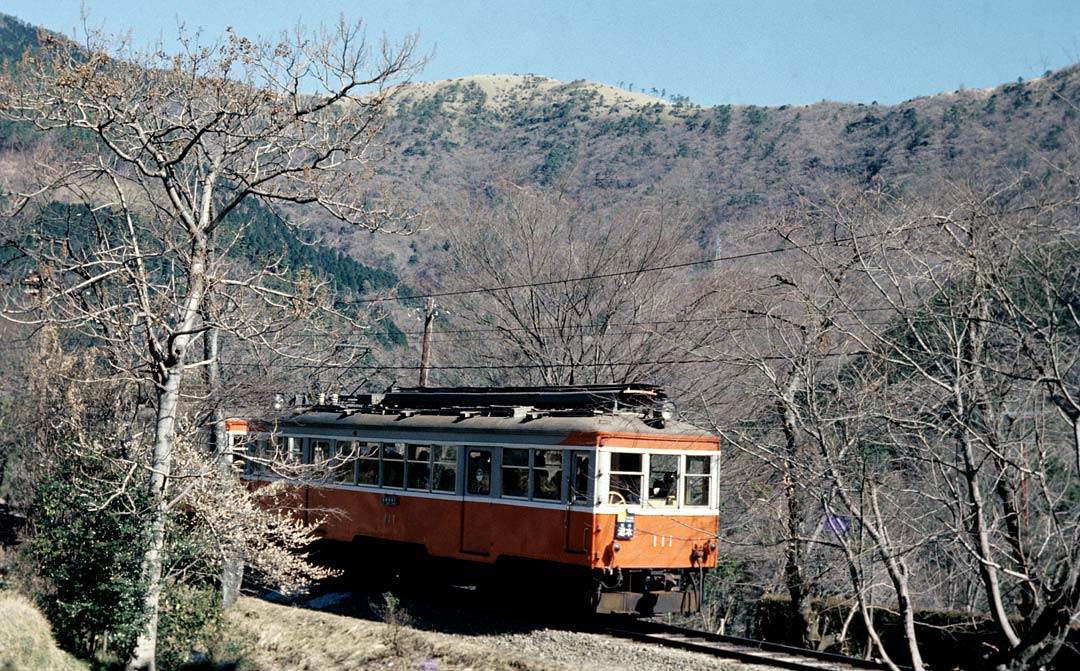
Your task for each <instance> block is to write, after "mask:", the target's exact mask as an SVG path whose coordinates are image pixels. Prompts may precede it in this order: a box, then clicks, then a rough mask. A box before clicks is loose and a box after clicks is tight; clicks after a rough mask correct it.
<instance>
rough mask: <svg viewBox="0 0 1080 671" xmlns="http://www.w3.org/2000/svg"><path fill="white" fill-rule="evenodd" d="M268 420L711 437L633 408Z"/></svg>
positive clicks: (351, 426) (324, 414)
mask: <svg viewBox="0 0 1080 671" xmlns="http://www.w3.org/2000/svg"><path fill="white" fill-rule="evenodd" d="M273 421H275V422H276V423H277V425H278V426H279V427H280V428H286V427H305V428H324V429H325V428H335V429H346V430H362V429H374V430H379V431H388V430H389V431H401V432H409V431H413V432H417V433H426V432H438V433H461V434H472V433H485V434H492V433H499V434H517V435H522V436H525V435H536V436H566V435H569V434H573V433H578V434H583V433H619V434H636V435H642V436H655V437H671V438H674V437H677V436H692V437H696V438H711V437H712V434H710V433H709V432H708V431H705V430H703V429H700V428H698V427H696V426H693V425H691V424H687V423H685V422H679V421H672V420H668V421H665V422H663V423H662V424H661V423H659V422H654V421H649V422H646V421H645V420H643V419H642V417H641V416H640V415H638V414H635V413H625V414H620V413H615V414H596V415H548V414H545V415H541V416H539V417H530V416H516V417H515V416H491V415H484V414H476V415H470V414H469V413H468V412H464V413H461V414H425V413H415V414H413V413H392V414H391V413H370V412H353V413H350V412H347V411H344V412H343V411H324V410H306V411H297V412H293V413H287V414H283V415H280V416H278V417H277V418H275V419H274V420H273Z"/></svg>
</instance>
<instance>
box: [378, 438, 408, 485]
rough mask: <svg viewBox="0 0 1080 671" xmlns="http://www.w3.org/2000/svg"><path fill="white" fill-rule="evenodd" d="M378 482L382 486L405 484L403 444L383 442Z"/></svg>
mask: <svg viewBox="0 0 1080 671" xmlns="http://www.w3.org/2000/svg"><path fill="white" fill-rule="evenodd" d="M379 484H380V485H382V486H383V487H404V486H405V446H404V445H403V444H402V443H383V446H382V471H381V472H380V477H379Z"/></svg>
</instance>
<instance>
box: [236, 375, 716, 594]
mask: <svg viewBox="0 0 1080 671" xmlns="http://www.w3.org/2000/svg"><path fill="white" fill-rule="evenodd" d="M663 398H664V397H663V393H662V392H661V391H660V390H659V389H658V388H656V387H652V386H646V385H606V386H598V385H593V386H586V387H558V388H551V387H545V388H493V389H485V388H467V389H448V388H437V389H430V388H418V389H406V390H401V391H398V392H391V393H388V394H372V395H364V396H359V397H350V398H346V399H340V400H339V399H333V403H322V404H314V405H303V404H301V405H300V407H297V408H295V409H294V410H293V411H292V412H289V413H287V414H284V415H282V416H280V417H278V418H276V419H274V420H272V421H271V422H269V423H262V422H260V423H255V422H243V421H230V422H229V424H228V426H229V431H230V433H231V434H232V435H233V442H234V444H235V443H236V442H237V441H243V442H244V443H246V444H247V446H248V447H247V450H248V454H249V455H250V457H249V462H248V465H247V469H246V475H245V477H247V478H250V479H253V480H261V479H270V478H273V477H277V476H276V475H275V469H274V467H273V464H274V463H275V461H281V460H284V462H286V464H288V463H290V462H291V463H292V464H302V465H306V466H302V468H304V467H307V468H309V469H310V471H309V472H314V473H316V476H315V477H314V478H311V477H309V479H308V480H306V481H305V483H304V484H303V490H302V495H303V500H304V502H303V506H304V508H305V514H309V513H311V514H312V515H314V514H318V515H319V517H320V519H322V518H325V521H324V522H323V523H322V527H321V528H320V533H325V536H326V538H327V539H329V540H334V541H341V542H345V543H350V544H356V545H357V546H358V547H364V546H365V544H367V545H366V547H367V552H366V555H367V556H370V548H371V547H379V548H383V549H385V548H387V547H393V546H397V547H398V548H399V549H401V548H410V549H412V550H414V551H416V552H418V553H419V554H421V555H423V556H425V557H431V558H443V559H451V560H459V561H462V562H469V563H471V564H473V566H474V567H477V566H479V567H484V566H486V567H487V568H486V569H484V570H487V571H490V572H491V573H493V574H495V573H498V574H499V575H500V576H503V577H509V578H512V579H513V580H512V584H517V585H524V584H530V585H531V586H533V587H534V588H535V587H536V586H537V585H538V584H541V583H542V582H543V581H544V580H548V579H552V580H557V581H558V582H559V583H560V585H562V586H564V588H565V587H568V586H570V585H574V589H576V590H578V591H579V592H580V593H581V594H582V596H587V597H588V598H589V600H590V601H589V603H590V607H591V608H593V609H595V610H596V611H597V612H636V613H642V614H653V613H659V612H672V611H693V610H696V609H697V608H698V604H699V600H700V592H699V590H700V584H701V582H700V575H701V571H702V570H703V569H705V568H710V567H714V566H715V565H716V540H717V532H718V524H719V518H718V512H717V469H718V467H719V463H718V460H719V454H720V447H719V439H718V438H716V437H715V436H711V435H708V434H706V433H705V432H703V431H701V430H699V429H696V428H694V427H692V426H690V425H687V424H683V423H679V422H673V421H670V420H667V419H665V417H666V415H667V413H666V412H664V411H663V410H662V408H661V407H660V405H659V404H660V402H661V401H663ZM312 511H318V513H313V512H312ZM327 511H334V512H333V513H332V514H325V513H326V512H327ZM312 519H314V517H313V518H312ZM540 576H545V577H544V578H541V577H540ZM551 576H558V577H557V578H550V577H551ZM541 589H545V590H551V591H548V592H547V594H548V595H551V594H553V593H557V592H558V591H559V587H558V586H556V585H548V586H547V587H543V586H541Z"/></svg>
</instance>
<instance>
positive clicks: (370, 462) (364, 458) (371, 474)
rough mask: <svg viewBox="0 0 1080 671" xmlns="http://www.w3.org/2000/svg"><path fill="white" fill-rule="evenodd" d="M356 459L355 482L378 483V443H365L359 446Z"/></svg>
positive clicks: (360, 483) (359, 483) (361, 483)
mask: <svg viewBox="0 0 1080 671" xmlns="http://www.w3.org/2000/svg"><path fill="white" fill-rule="evenodd" d="M358 449H359V451H360V454H359V455H358V456H359V458H358V459H357V469H356V484H358V485H377V484H379V444H378V443H365V444H363V445H361V446H360V447H359V448H358Z"/></svg>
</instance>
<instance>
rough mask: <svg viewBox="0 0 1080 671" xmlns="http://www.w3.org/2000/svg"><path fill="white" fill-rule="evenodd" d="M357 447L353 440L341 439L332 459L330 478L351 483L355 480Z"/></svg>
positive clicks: (335, 447)
mask: <svg viewBox="0 0 1080 671" xmlns="http://www.w3.org/2000/svg"><path fill="white" fill-rule="evenodd" d="M355 469H356V447H355V446H354V443H353V442H352V441H351V440H339V441H337V443H336V444H335V445H334V455H333V457H331V459H330V479H331V480H333V481H334V482H340V483H342V484H346V485H351V484H353V483H354V481H355Z"/></svg>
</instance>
